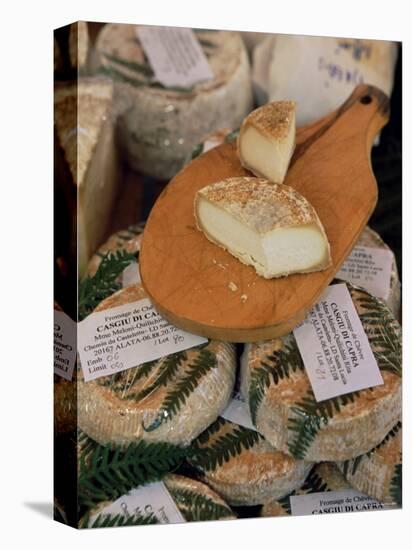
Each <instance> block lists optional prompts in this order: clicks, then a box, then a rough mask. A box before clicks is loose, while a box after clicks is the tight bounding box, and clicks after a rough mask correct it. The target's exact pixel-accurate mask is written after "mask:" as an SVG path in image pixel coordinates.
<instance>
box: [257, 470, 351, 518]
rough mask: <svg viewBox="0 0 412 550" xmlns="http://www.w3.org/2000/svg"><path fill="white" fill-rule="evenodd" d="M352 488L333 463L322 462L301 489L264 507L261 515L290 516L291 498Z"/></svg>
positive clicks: (312, 471) (310, 473) (311, 472)
mask: <svg viewBox="0 0 412 550" xmlns="http://www.w3.org/2000/svg"><path fill="white" fill-rule="evenodd" d="M350 488H351V486H350V485H349V483H348V482H347V481H346V480H345V478H344V477H343V475H342V474H341V473H340V471H339V470H338V468H337V466H336V465H335V464H334V463H333V462H322V463H321V464H316V466H314V467H313V469H312V470H311V471H310V472H309V475H308V477H307V478H306V479H305V482H304V483H303V485H302V487H300V489H298V490H296V491H293V492H292V493H291V494H289V495H286V496H285V497H283V498H280V499H279V500H272V501H271V502H268V503H267V504H265V505H264V506H263V507H262V510H261V512H260V514H261V516H264V517H274V516H290V515H291V513H292V512H291V506H290V497H291V496H294V495H296V496H298V495H308V494H311V493H324V492H328V491H344V490H347V489H350Z"/></svg>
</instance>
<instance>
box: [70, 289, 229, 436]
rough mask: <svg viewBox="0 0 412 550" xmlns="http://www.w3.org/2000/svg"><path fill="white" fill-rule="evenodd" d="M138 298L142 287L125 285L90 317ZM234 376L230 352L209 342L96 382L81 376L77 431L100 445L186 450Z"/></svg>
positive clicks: (222, 403) (223, 401)
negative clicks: (144, 443)
mask: <svg viewBox="0 0 412 550" xmlns="http://www.w3.org/2000/svg"><path fill="white" fill-rule="evenodd" d="M143 298H147V295H146V293H145V291H144V290H143V287H142V286H141V285H131V286H128V287H126V288H124V289H122V290H119V291H118V292H116V293H115V294H113V295H112V296H110V297H109V298H106V299H105V300H103V302H101V303H100V304H99V306H98V307H97V308H96V309H95V311H103V310H107V309H110V308H113V307H116V306H120V305H123V304H127V303H133V302H136V301H138V300H141V299H143ZM136 362H138V359H136ZM235 371H236V361H235V352H234V346H233V345H231V344H227V343H224V342H217V341H210V342H208V343H207V344H206V345H201V346H197V347H194V348H190V349H188V350H185V351H181V352H178V353H175V354H172V355H168V356H166V357H163V358H161V359H158V360H156V361H151V362H148V363H143V364H140V365H136V367H133V368H131V369H127V370H124V371H122V372H119V373H117V374H114V375H110V376H103V377H101V378H98V379H96V380H92V381H88V382H85V381H84V378H83V375H82V374H81V375H80V379H79V381H78V385H77V391H78V403H77V406H78V425H79V427H80V429H81V430H82V431H84V432H85V433H86V434H87V435H88V436H89V437H91V438H92V439H94V440H95V441H97V442H98V443H100V444H101V445H127V444H128V443H131V442H138V441H140V440H145V441H148V442H150V441H166V442H169V443H173V444H176V445H188V444H189V443H190V442H191V441H192V440H193V439H194V438H195V437H197V436H198V435H199V434H200V433H201V432H202V431H203V430H205V428H207V426H209V425H210V424H211V423H212V422H214V421H215V420H216V418H217V417H218V416H219V414H220V413H221V412H222V411H223V410H224V408H225V407H226V405H227V402H228V400H229V398H230V397H231V395H232V391H233V386H234V380H235Z"/></svg>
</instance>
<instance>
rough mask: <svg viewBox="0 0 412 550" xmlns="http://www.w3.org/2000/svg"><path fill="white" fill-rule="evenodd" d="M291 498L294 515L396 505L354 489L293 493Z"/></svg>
mask: <svg viewBox="0 0 412 550" xmlns="http://www.w3.org/2000/svg"><path fill="white" fill-rule="evenodd" d="M289 499H290V508H291V512H292V516H311V515H317V514H341V513H343V512H344V513H347V512H367V511H371V510H388V509H391V508H394V507H395V506H389V505H385V504H383V503H382V502H379V501H378V500H375V499H374V498H372V497H369V496H366V495H363V494H362V493H359V492H358V491H355V490H354V489H347V490H345V491H325V492H323V493H310V494H307V495H292V496H290V497H289Z"/></svg>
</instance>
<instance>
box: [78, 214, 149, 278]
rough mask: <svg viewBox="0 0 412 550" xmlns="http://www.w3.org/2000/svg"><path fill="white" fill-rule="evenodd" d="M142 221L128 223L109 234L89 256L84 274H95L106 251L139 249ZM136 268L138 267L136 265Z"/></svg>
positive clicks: (137, 250) (142, 227) (133, 252)
mask: <svg viewBox="0 0 412 550" xmlns="http://www.w3.org/2000/svg"><path fill="white" fill-rule="evenodd" d="M143 229H144V223H140V224H136V225H130V226H129V227H127V228H126V229H122V230H121V231H116V233H114V234H113V235H111V236H110V237H109V238H108V239H107V241H106V242H104V243H103V244H102V245H101V246H99V248H98V249H97V250H96V252H95V253H94V254H93V256H92V257H91V258H90V261H89V263H88V266H87V270H86V275H89V276H93V275H95V274H96V271H97V269H98V267H99V265H100V263H101V261H102V258H103V257H104V256H105V255H106V254H107V253H108V252H117V251H118V250H125V251H126V252H130V253H132V254H136V253H137V252H139V250H140V245H141V243H142V236H143ZM136 269H138V268H137V267H136Z"/></svg>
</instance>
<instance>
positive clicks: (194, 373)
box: [144, 348, 217, 432]
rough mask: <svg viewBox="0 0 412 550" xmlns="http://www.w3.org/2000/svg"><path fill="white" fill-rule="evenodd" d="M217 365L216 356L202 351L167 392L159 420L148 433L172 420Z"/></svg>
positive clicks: (147, 427) (206, 350)
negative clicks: (201, 381)
mask: <svg viewBox="0 0 412 550" xmlns="http://www.w3.org/2000/svg"><path fill="white" fill-rule="evenodd" d="M216 364H217V361H216V356H215V355H214V354H213V353H211V352H210V351H209V350H208V349H204V348H203V349H201V350H200V351H199V354H198V356H197V357H196V358H195V359H194V361H193V363H191V364H189V365H188V368H187V371H186V372H185V374H184V375H183V376H182V377H181V378H179V379H178V380H177V382H176V383H175V384H174V387H173V388H171V389H170V390H169V391H168V392H167V394H166V396H165V398H164V400H163V403H162V406H161V410H160V412H159V415H158V416H157V418H156V419H155V420H154V421H153V422H152V423H151V424H150V425H149V426H145V427H144V429H145V430H146V431H148V432H149V431H153V430H155V429H157V428H158V427H159V426H160V425H161V424H162V423H163V422H167V421H169V420H171V419H172V418H173V417H174V416H175V415H176V414H177V413H178V412H179V411H180V410H181V408H182V407H183V406H184V404H185V403H186V400H187V399H188V397H189V396H190V394H191V393H193V392H194V391H195V389H196V387H197V386H198V384H199V382H200V380H201V379H202V378H203V377H204V376H205V375H206V374H207V373H208V372H210V371H211V370H212V369H214V368H215V367H216Z"/></svg>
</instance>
